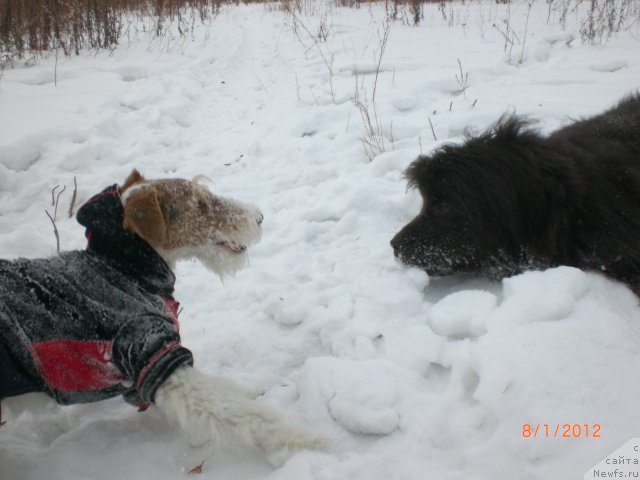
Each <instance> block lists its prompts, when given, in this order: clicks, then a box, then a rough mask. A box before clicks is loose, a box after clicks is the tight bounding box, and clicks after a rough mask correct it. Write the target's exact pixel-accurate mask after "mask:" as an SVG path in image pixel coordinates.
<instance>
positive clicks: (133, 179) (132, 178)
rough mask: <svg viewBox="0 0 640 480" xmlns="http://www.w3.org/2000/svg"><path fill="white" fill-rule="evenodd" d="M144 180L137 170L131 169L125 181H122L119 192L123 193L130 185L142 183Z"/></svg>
mask: <svg viewBox="0 0 640 480" xmlns="http://www.w3.org/2000/svg"><path fill="white" fill-rule="evenodd" d="M144 180H145V178H144V177H143V176H142V175H140V172H139V171H138V170H137V169H135V168H134V169H133V170H132V171H131V173H130V174H129V176H128V177H127V179H126V180H125V181H124V184H123V185H122V186H121V187H120V191H121V192H124V191H125V190H126V189H127V188H129V187H130V186H131V185H135V184H136V183H140V182H144Z"/></svg>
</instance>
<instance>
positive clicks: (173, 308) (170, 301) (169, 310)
mask: <svg viewBox="0 0 640 480" xmlns="http://www.w3.org/2000/svg"><path fill="white" fill-rule="evenodd" d="M179 307H180V303H179V302H178V301H176V299H175V298H173V297H172V296H168V297H165V298H163V299H162V308H163V309H164V313H166V314H167V315H169V318H170V319H171V322H173V326H174V327H176V332H179V331H180V322H178V308H179Z"/></svg>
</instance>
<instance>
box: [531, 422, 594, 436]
mask: <svg viewBox="0 0 640 480" xmlns="http://www.w3.org/2000/svg"><path fill="white" fill-rule="evenodd" d="M601 430H602V427H601V426H600V424H599V423H554V424H549V423H524V424H523V425H522V432H521V433H522V438H600V433H601Z"/></svg>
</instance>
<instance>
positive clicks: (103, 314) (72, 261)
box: [0, 185, 193, 407]
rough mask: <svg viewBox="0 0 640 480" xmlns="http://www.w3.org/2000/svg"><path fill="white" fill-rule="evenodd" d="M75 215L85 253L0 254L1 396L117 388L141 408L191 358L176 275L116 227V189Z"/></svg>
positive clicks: (80, 394)
mask: <svg viewBox="0 0 640 480" xmlns="http://www.w3.org/2000/svg"><path fill="white" fill-rule="evenodd" d="M77 220H78V222H79V223H80V224H82V225H83V226H85V227H86V236H87V239H88V246H87V249H86V250H85V251H71V252H66V253H62V254H61V255H59V256H57V257H53V258H48V259H37V260H27V259H18V260H15V261H7V260H0V343H1V345H0V362H2V363H1V364H0V368H1V369H2V373H1V374H0V399H1V398H2V397H4V396H10V395H17V394H20V393H25V391H36V390H37V391H43V392H46V393H48V394H49V395H50V396H52V397H53V398H55V400H56V401H57V402H58V403H61V404H72V403H84V402H93V401H98V400H102V399H105V398H109V397H113V396H115V395H119V394H123V395H124V396H125V399H126V400H127V401H129V402H130V403H134V404H137V405H139V406H141V407H144V406H145V405H146V404H149V403H153V401H154V395H155V392H156V390H157V388H158V387H159V386H160V385H162V383H163V382H164V381H165V380H166V379H167V377H168V376H169V375H170V374H171V373H172V372H173V371H174V370H175V369H176V368H177V367H179V366H180V365H184V364H192V363H193V357H192V355H191V352H190V351H189V350H187V349H186V348H184V347H182V346H181V345H180V336H179V334H178V320H177V308H178V303H177V302H176V301H175V300H174V299H173V297H172V294H173V289H174V283H175V276H174V274H173V272H172V271H171V269H170V268H169V266H168V265H167V264H166V263H165V262H164V260H163V259H162V258H161V257H160V255H158V253H157V252H156V251H155V250H154V249H153V248H152V247H151V246H150V245H149V244H148V243H146V242H145V241H144V240H142V239H141V238H140V237H138V236H137V235H135V234H133V233H130V232H127V231H125V230H124V229H123V228H122V220H123V208H122V202H121V200H120V194H119V192H118V189H117V186H115V185H114V186H112V187H109V188H107V189H105V190H104V191H103V192H101V193H100V194H98V195H96V196H95V197H93V198H92V199H91V200H89V201H88V202H87V203H86V204H85V205H83V206H82V208H80V210H79V211H78V214H77ZM3 350H4V351H3Z"/></svg>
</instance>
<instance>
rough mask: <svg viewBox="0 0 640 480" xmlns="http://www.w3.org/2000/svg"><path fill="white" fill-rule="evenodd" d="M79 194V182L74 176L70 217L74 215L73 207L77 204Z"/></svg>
mask: <svg viewBox="0 0 640 480" xmlns="http://www.w3.org/2000/svg"><path fill="white" fill-rule="evenodd" d="M77 196H78V182H77V181H76V177H75V176H74V177H73V195H72V196H71V204H70V205H69V218H71V217H73V209H74V207H75V205H76V197H77Z"/></svg>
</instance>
